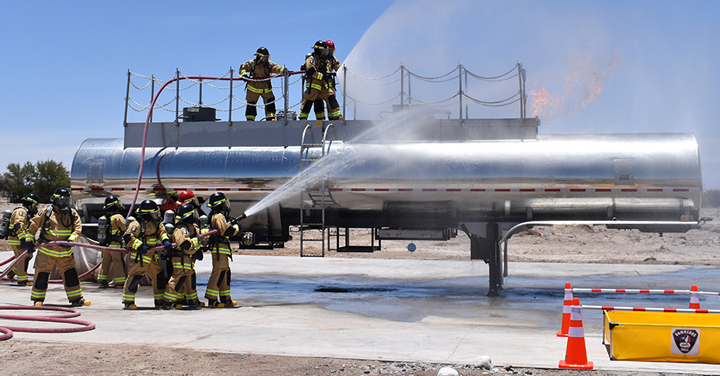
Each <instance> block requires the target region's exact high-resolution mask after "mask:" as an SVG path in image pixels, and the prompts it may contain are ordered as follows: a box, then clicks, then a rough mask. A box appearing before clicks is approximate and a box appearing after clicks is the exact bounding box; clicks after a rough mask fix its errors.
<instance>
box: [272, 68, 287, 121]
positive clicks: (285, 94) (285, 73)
mask: <svg viewBox="0 0 720 376" xmlns="http://www.w3.org/2000/svg"><path fill="white" fill-rule="evenodd" d="M284 70H285V72H284V74H283V76H284V77H283V78H284V79H283V81H284V83H283V99H284V101H285V120H284V121H283V124H285V125H287V123H288V111H290V103H289V102H288V100H289V99H290V70H288V69H287V68H285V69H284ZM270 86H272V85H270Z"/></svg>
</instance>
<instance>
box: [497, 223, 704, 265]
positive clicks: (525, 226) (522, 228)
mask: <svg viewBox="0 0 720 376" xmlns="http://www.w3.org/2000/svg"><path fill="white" fill-rule="evenodd" d="M704 223H705V222H704V221H702V220H701V221H696V222H688V221H608V220H605V221H587V220H578V221H528V222H522V223H518V224H516V225H515V226H513V227H512V228H510V229H509V230H507V232H506V233H505V235H503V237H502V238H501V239H500V241H498V245H500V244H503V258H504V260H503V263H504V265H505V267H504V270H503V277H507V276H508V252H507V241H508V240H510V237H512V236H513V235H514V234H516V233H518V232H521V231H525V230H528V229H530V228H532V227H533V226H554V225H559V226H562V225H565V226H578V225H588V226H593V225H610V226H660V227H664V226H667V227H668V228H672V227H678V226H681V227H687V228H688V229H690V228H693V227H698V226H700V225H702V224H704Z"/></svg>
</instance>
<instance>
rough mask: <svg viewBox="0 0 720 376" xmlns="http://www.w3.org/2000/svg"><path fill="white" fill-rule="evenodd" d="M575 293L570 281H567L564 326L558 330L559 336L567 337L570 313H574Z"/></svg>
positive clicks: (564, 301)
mask: <svg viewBox="0 0 720 376" xmlns="http://www.w3.org/2000/svg"><path fill="white" fill-rule="evenodd" d="M572 304H573V294H572V287H571V286H570V283H569V282H568V283H565V298H564V299H563V316H562V327H561V328H560V331H559V332H557V336H558V337H567V336H568V328H570V314H571V313H572Z"/></svg>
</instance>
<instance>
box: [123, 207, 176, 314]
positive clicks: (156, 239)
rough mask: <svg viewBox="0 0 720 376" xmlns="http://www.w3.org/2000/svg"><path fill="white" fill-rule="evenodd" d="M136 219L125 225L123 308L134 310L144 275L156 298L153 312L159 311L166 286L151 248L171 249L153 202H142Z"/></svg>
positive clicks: (157, 258)
mask: <svg viewBox="0 0 720 376" xmlns="http://www.w3.org/2000/svg"><path fill="white" fill-rule="evenodd" d="M135 213H136V215H137V217H138V218H137V219H135V220H133V221H131V222H130V223H129V224H128V225H127V230H125V235H124V236H123V238H124V240H125V244H126V247H127V248H128V249H129V250H131V251H132V252H131V253H130V271H129V272H128V277H127V279H126V280H125V287H124V289H123V304H124V305H125V309H136V308H137V305H136V304H135V294H136V293H137V289H138V285H140V281H141V280H142V277H143V276H144V275H147V276H148V278H149V279H150V281H151V283H152V287H153V296H154V298H155V308H162V306H163V293H164V292H165V286H167V277H166V276H165V274H166V272H164V271H163V267H162V265H161V264H160V260H159V256H158V254H157V252H155V251H150V249H151V248H153V247H155V246H158V245H162V246H163V247H165V251H168V250H170V248H172V243H171V242H170V238H169V237H168V234H167V231H165V226H163V224H162V222H161V219H160V209H159V208H158V205H157V204H156V203H155V202H154V201H152V200H145V201H143V202H141V203H140V206H139V207H138V208H137V210H135Z"/></svg>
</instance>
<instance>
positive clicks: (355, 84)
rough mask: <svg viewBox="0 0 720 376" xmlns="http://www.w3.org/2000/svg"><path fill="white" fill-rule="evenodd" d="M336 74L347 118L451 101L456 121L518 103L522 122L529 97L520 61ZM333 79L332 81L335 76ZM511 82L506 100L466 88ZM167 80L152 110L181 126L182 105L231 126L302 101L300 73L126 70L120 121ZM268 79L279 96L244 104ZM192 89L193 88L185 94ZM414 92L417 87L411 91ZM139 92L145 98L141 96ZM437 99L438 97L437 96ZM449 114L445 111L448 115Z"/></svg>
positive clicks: (147, 103)
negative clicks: (498, 69) (478, 109)
mask: <svg viewBox="0 0 720 376" xmlns="http://www.w3.org/2000/svg"><path fill="white" fill-rule="evenodd" d="M334 73H335V75H336V76H337V81H339V82H337V83H336V85H335V88H336V90H338V91H339V92H341V95H339V96H338V100H341V103H342V112H343V114H347V113H348V108H347V106H348V105H352V106H353V110H352V113H353V117H354V118H357V114H358V111H357V106H362V107H364V108H373V107H384V108H387V107H388V106H389V105H392V106H396V105H400V106H401V107H404V106H411V105H424V106H438V107H449V106H451V105H452V103H455V101H457V105H458V115H457V116H458V117H459V118H460V119H462V118H463V116H464V117H465V118H468V117H469V106H468V105H469V104H474V105H479V106H484V107H489V108H496V107H506V106H510V105H516V104H518V103H519V109H520V111H519V113H520V114H519V117H520V118H523V119H524V118H525V117H526V113H527V112H526V106H527V94H526V92H525V75H526V71H525V69H524V68H523V67H522V64H520V63H517V64H516V65H515V66H513V67H512V68H511V69H509V70H508V71H506V72H505V73H502V74H500V75H496V76H482V75H479V74H476V73H474V72H472V71H470V70H468V69H467V68H465V67H464V66H463V65H462V64H458V66H457V67H455V68H454V69H452V70H451V71H449V72H447V73H444V74H442V75H439V76H424V75H421V74H418V73H416V72H414V71H411V70H409V69H408V68H406V67H405V66H404V65H400V67H398V69H396V70H394V71H393V72H391V73H389V74H386V75H382V76H379V77H368V76H364V75H361V74H360V73H358V72H356V71H354V70H352V69H349V68H348V67H347V66H345V65H343V66H342V67H341V68H340V71H338V72H334ZM291 76H297V77H296V78H294V80H290V77H291ZM333 79H335V77H333ZM349 79H350V80H351V81H352V85H349V84H348V80H349ZM514 79H517V83H518V84H517V85H518V86H517V87H516V90H514V92H513V93H512V94H511V95H509V96H507V97H505V98H501V99H498V98H476V97H475V96H471V95H470V94H469V91H470V90H469V88H470V87H472V88H473V89H477V88H478V87H479V85H478V83H479V84H481V85H485V84H498V83H499V84H503V85H505V86H504V87H503V89H504V90H506V88H507V87H511V86H510V85H509V84H508V82H509V81H511V80H514ZM471 80H473V81H471ZM169 81H176V82H173V83H172V84H170V85H167V86H166V89H167V93H165V94H163V95H161V96H159V97H158V98H157V100H156V103H155V105H154V107H153V108H157V109H162V110H164V111H165V112H168V113H174V119H173V121H175V122H179V121H180V120H181V119H182V118H183V116H182V114H181V113H182V112H181V110H184V108H186V107H212V108H215V111H218V112H222V113H226V114H227V121H228V122H230V123H232V118H233V113H234V112H237V111H239V110H242V109H243V108H247V107H248V106H255V107H258V108H259V109H264V108H265V107H266V106H267V105H269V104H271V103H272V104H275V105H276V107H277V108H278V109H279V111H277V113H278V115H279V117H281V116H284V114H288V115H289V116H288V118H290V119H292V118H293V117H292V116H291V115H292V114H293V112H295V111H294V109H299V106H300V105H301V103H302V99H301V100H299V101H297V100H296V102H295V103H292V104H291V99H290V91H291V89H292V90H295V91H298V90H299V93H301V95H300V97H301V98H302V93H303V92H304V91H305V90H306V88H305V86H306V85H305V77H304V71H296V72H287V73H286V74H282V75H275V76H270V77H262V78H257V79H254V78H248V77H241V76H239V75H237V71H235V70H234V69H233V68H230V70H229V71H227V72H226V73H225V74H223V75H222V76H219V77H205V76H187V75H185V74H183V73H182V72H180V70H176V71H175V75H174V78H173V79H172V80H168V81H163V80H160V79H158V78H156V77H155V76H154V75H152V76H146V75H142V74H138V73H135V72H131V71H128V73H127V90H126V96H125V119H124V123H125V124H127V122H128V111H129V110H132V111H134V112H137V113H145V114H147V113H146V111H148V110H149V109H150V107H151V103H152V101H153V99H155V95H156V88H159V87H163V86H165V85H166V84H168V82H169ZM268 81H269V82H270V83H271V85H270V86H271V87H272V89H273V90H274V91H276V92H277V95H274V99H273V100H270V101H269V102H268V103H265V102H262V101H258V102H257V103H248V102H247V101H246V99H245V98H246V97H245V92H246V90H247V84H248V83H249V82H268ZM453 81H455V82H457V90H454V89H450V92H447V94H446V95H444V96H443V95H442V93H443V91H440V90H436V89H434V86H432V88H431V89H427V88H426V90H419V89H418V86H417V85H438V86H440V84H444V85H445V86H443V88H445V87H446V86H447V85H448V83H452V82H453ZM273 82H275V84H273ZM413 83H415V88H413ZM398 84H399V90H397V91H394V90H393V89H392V85H398ZM368 86H375V87H378V88H381V89H378V90H367V87H368ZM190 89H194V90H192V91H188V90H190ZM413 89H415V93H413ZM203 90H205V92H203ZM485 91H487V90H485ZM143 92H144V93H145V94H143ZM366 92H370V93H371V94H370V95H367V93H366ZM378 92H380V93H382V94H384V95H377V94H376V93H378ZM194 93H196V94H194ZM418 93H420V94H418ZM425 95H429V96H433V98H430V97H424V96H425ZM437 95H440V96H441V97H440V98H435V96H437ZM142 97H145V98H146V100H143V99H140V98H142ZM161 97H162V98H161ZM261 102H262V103H261ZM281 104H282V106H281ZM181 106H182V109H181ZM291 109H292V111H291ZM447 112H448V113H449V112H450V111H447ZM152 115H153V114H150V120H151V121H152ZM448 116H449V115H448ZM236 117H237V116H236ZM288 118H285V119H288ZM346 118H347V116H346Z"/></svg>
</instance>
